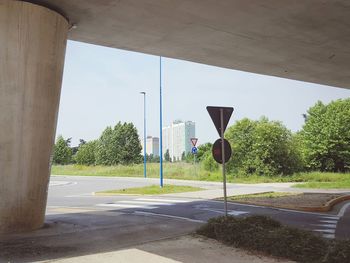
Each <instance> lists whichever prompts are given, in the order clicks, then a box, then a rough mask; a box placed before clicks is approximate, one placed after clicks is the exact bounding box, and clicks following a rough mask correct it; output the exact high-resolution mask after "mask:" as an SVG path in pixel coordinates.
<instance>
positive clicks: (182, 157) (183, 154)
mask: <svg viewBox="0 0 350 263" xmlns="http://www.w3.org/2000/svg"><path fill="white" fill-rule="evenodd" d="M185 160H186V153H185V152H182V154H181V161H182V162H183V161H185Z"/></svg>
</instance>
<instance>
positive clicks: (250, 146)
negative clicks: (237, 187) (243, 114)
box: [225, 117, 302, 176]
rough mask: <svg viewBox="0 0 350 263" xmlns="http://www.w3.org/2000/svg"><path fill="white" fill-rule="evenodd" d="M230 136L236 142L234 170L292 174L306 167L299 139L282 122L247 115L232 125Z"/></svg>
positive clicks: (229, 166)
mask: <svg viewBox="0 0 350 263" xmlns="http://www.w3.org/2000/svg"><path fill="white" fill-rule="evenodd" d="M225 136H226V138H227V139H228V140H229V141H230V143H231V146H232V152H233V154H232V158H231V160H230V161H229V162H228V170H229V172H231V173H238V174H241V175H242V174H246V175H251V174H255V175H267V176H273V175H289V174H292V173H294V172H297V171H300V170H301V169H302V158H301V153H300V152H299V149H298V145H299V144H298V143H297V142H298V141H297V140H296V139H295V138H294V136H293V135H292V133H291V131H289V130H288V129H287V128H286V127H285V126H284V125H283V124H282V123H280V122H276V121H269V120H268V119H267V118H264V117H263V118H261V119H260V120H259V121H252V120H249V119H243V120H241V121H238V122H236V124H235V125H233V126H231V127H230V128H229V129H228V130H227V132H226V134H225Z"/></svg>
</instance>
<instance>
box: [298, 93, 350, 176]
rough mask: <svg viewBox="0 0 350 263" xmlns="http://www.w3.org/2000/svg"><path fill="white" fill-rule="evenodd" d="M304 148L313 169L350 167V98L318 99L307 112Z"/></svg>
mask: <svg viewBox="0 0 350 263" xmlns="http://www.w3.org/2000/svg"><path fill="white" fill-rule="evenodd" d="M301 137H302V152H303V157H304V158H305V163H306V165H307V167H308V168H309V169H313V170H315V169H316V170H321V171H334V172H345V171H349V170H350V99H343V100H342V99H339V100H336V101H333V102H331V103H329V104H328V105H325V104H323V103H322V102H320V101H319V102H317V103H316V104H315V105H314V106H312V107H311V108H310V109H309V110H308V112H307V114H306V115H305V124H304V126H303V129H302V131H301Z"/></svg>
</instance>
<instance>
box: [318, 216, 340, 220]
mask: <svg viewBox="0 0 350 263" xmlns="http://www.w3.org/2000/svg"><path fill="white" fill-rule="evenodd" d="M322 218H324V219H333V220H338V219H339V216H323V217H322Z"/></svg>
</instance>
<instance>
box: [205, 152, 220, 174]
mask: <svg viewBox="0 0 350 263" xmlns="http://www.w3.org/2000/svg"><path fill="white" fill-rule="evenodd" d="M201 163H202V165H203V168H204V169H205V170H207V171H209V172H214V171H217V170H218V168H219V164H218V163H217V162H216V161H215V160H214V158H213V155H212V153H211V152H210V151H206V152H205V153H204V154H203V155H202V161H201Z"/></svg>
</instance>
